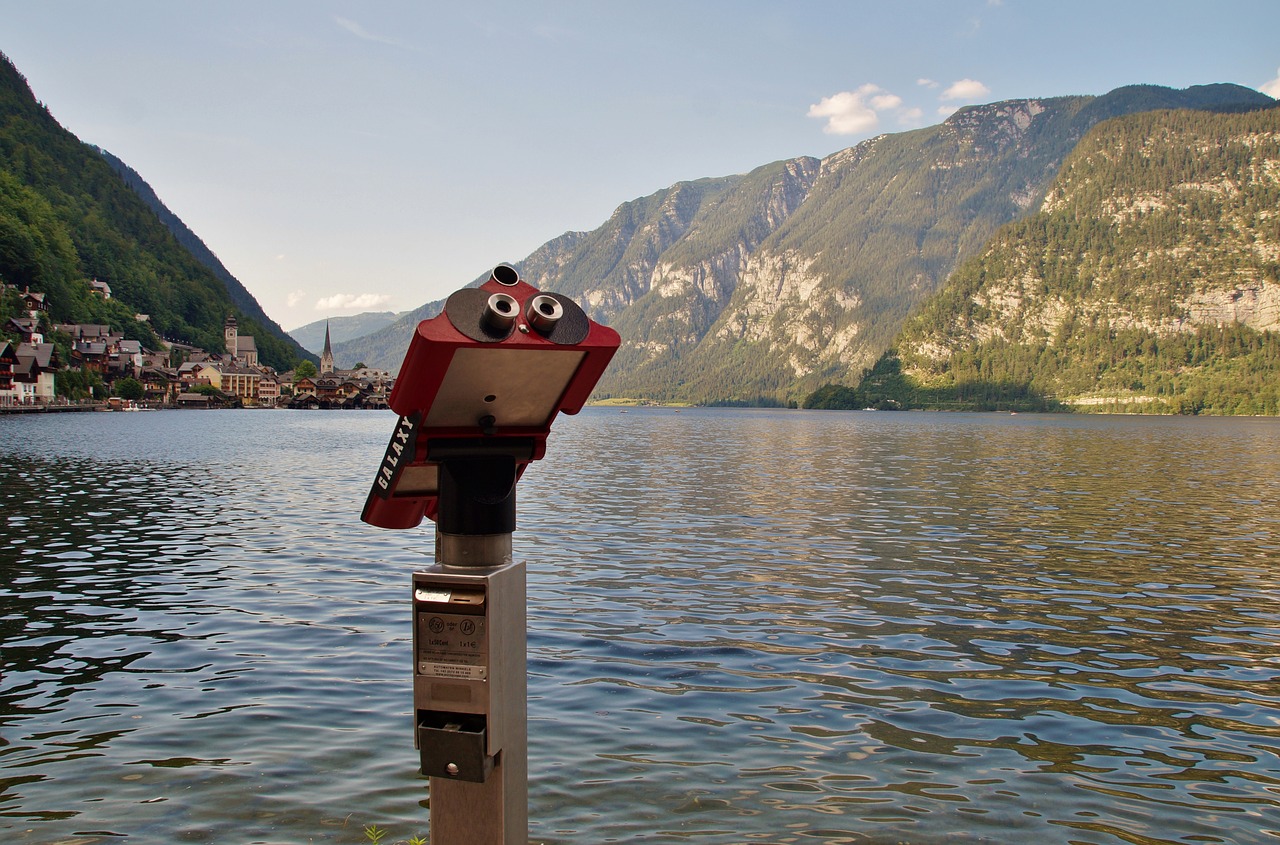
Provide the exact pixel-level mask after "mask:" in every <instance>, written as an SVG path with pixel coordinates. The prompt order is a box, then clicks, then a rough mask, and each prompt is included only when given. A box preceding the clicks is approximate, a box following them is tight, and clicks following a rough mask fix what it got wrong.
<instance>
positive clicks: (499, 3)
mask: <svg viewBox="0 0 1280 845" xmlns="http://www.w3.org/2000/svg"><path fill="white" fill-rule="evenodd" d="M1277 33H1280V0H1235V2H1233V0H1213V2H1207V0H1206V2H1185V0H1106V2H1097V1H1096V0H1073V2H1070V3H1063V2H1050V0H895V2H892V3H890V2H887V0H867V1H866V2H864V1H863V0H842V2H836V0H812V1H811V2H806V0H789V1H788V2H763V0H645V2H621V1H619V2H612V0H594V1H593V2H588V0H564V1H563V2H549V1H548V2H539V0H495V1H494V2H489V1H488V0H468V2H466V3H463V2H457V1H456V0H452V1H451V2H436V1H435V0H387V2H378V1H376V0H218V2H207V0H201V2H196V0H112V2H105V1H104V0H38V1H33V0H0V52H3V53H4V54H6V55H7V56H8V57H9V58H10V60H12V61H13V63H14V64H15V65H16V66H17V67H18V70H19V71H21V72H22V73H23V74H24V75H25V76H26V77H27V80H28V81H29V83H30V84H31V87H32V90H33V91H34V93H35V95H36V97H37V98H38V99H39V100H40V101H41V102H43V103H45V105H47V106H48V108H49V110H50V111H51V113H52V114H53V116H54V117H55V118H57V120H58V121H59V122H60V123H61V124H62V125H63V126H64V127H66V128H67V129H69V130H70V131H71V132H73V133H74V134H75V135H76V136H77V137H79V138H80V139H81V140H82V141H85V142H87V143H91V144H95V145H97V146H99V147H101V148H103V149H106V150H109V151H110V152H112V153H113V154H115V155H116V156H118V157H119V158H121V159H122V160H123V161H124V162H125V163H127V164H128V165H130V166H131V167H133V168H134V169H135V170H137V171H138V172H139V173H140V174H141V175H142V177H143V178H144V179H146V180H147V182H148V183H150V185H151V186H152V188H154V189H155V191H156V193H157V194H159V196H160V198H161V200H162V201H163V202H164V203H165V204H166V205H167V206H168V207H169V208H170V209H171V210H172V211H173V212H174V213H176V214H177V215H178V216H179V217H181V218H182V220H183V221H184V222H186V224H187V225H188V226H189V227H190V228H191V229H192V230H193V231H194V232H195V233H196V234H197V235H199V236H200V238H201V239H203V240H204V242H205V243H206V245H208V246H209V248H210V249H212V250H213V252H214V253H215V254H217V255H218V257H219V258H220V259H221V260H222V262H223V264H225V265H226V266H227V269H229V270H230V271H231V272H232V273H233V274H234V275H235V276H236V277H237V278H239V279H240V281H241V282H242V283H243V284H244V285H245V286H246V287H247V288H248V289H249V291H250V292H251V293H253V295H254V296H255V297H256V298H257V299H258V301H259V303H261V304H262V306H263V308H264V309H265V310H266V312H267V313H268V314H269V315H270V316H271V317H272V318H274V319H275V320H276V321H277V322H278V323H280V325H281V326H283V327H284V328H286V329H292V328H296V327H299V326H301V325H303V324H306V323H310V322H313V321H315V320H318V319H324V318H328V317H336V316H343V315H349V314H355V313H359V312H361V311H403V310H407V309H411V308H416V307H417V306H419V305H422V304H424V303H426V302H429V301H432V300H435V299H440V298H442V297H444V296H447V295H448V294H449V293H450V292H452V291H454V290H456V289H457V288H459V287H462V286H463V285H465V284H467V283H468V282H470V281H471V280H473V279H474V278H476V277H477V276H479V275H480V274H481V273H483V272H485V271H486V270H487V269H488V268H490V267H492V266H493V265H494V264H497V263H499V262H502V261H509V262H519V261H520V260H521V259H523V258H524V257H525V256H527V255H528V254H530V253H531V252H533V251H534V250H535V249H537V248H538V247H539V246H541V245H542V244H543V243H545V242H547V241H549V240H551V239H552V238H555V237H557V236H559V235H561V234H563V233H564V232H566V231H571V230H577V231H589V230H591V229H594V228H596V227H597V226H599V225H601V224H602V223H604V222H605V221H606V220H607V219H608V217H609V215H610V214H612V212H613V211H614V209H615V208H617V207H618V205H620V204H621V203H623V202H626V201H628V200H631V199H635V198H637V197H641V196H646V195H648V194H651V193H653V192H655V191H658V190H661V189H662V188H665V187H667V186H669V185H672V184H674V183H676V182H679V181H683V180H692V179H699V178H703V177H709V176H725V175H729V174H734V173H745V172H747V171H750V170H752V169H754V168H756V167H759V166H761V165H765V164H768V163H770V162H774V161H778V160H781V159H789V158H795V157H797V156H804V155H809V156H818V157H822V156H826V155H829V154H831V153H833V152H836V151H838V150H842V149H844V148H846V147H850V146H853V145H854V144H857V143H858V142H860V141H863V140H866V139H867V138H870V137H873V136H875V135H879V134H881V133H886V132H900V131H905V130H908V129H914V128H919V127H922V126H929V125H933V124H936V123H939V122H941V121H942V120H944V119H945V118H946V117H947V115H949V114H951V113H952V112H953V111H955V110H956V109H957V108H960V107H962V106H964V105H970V104H975V103H988V102H995V101H999V100H1008V99H1020V98H1030V97H1054V96H1062V95H1073V94H1104V93H1106V92H1107V91H1110V90H1112V89H1113V88H1117V87H1119V86H1122V85H1130V84H1135V83H1152V84H1158V85H1167V86H1170V87H1175V88H1184V87H1187V86H1189V85H1200V84H1209V83H1216V82H1234V83H1237V84H1240V85H1245V86H1248V87H1251V88H1256V89H1258V90H1261V91H1264V92H1266V93H1269V94H1271V95H1272V96H1274V97H1277V98H1280V36H1277Z"/></svg>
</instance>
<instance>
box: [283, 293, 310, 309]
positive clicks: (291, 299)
mask: <svg viewBox="0 0 1280 845" xmlns="http://www.w3.org/2000/svg"><path fill="white" fill-rule="evenodd" d="M306 295H307V292H306V291H305V290H302V289H298V290H291V291H289V295H288V297H286V301H287V302H288V303H289V307H290V308H292V307H293V306H295V305H297V304H298V303H299V302H301V301H302V300H303V299H304V298H305V297H306Z"/></svg>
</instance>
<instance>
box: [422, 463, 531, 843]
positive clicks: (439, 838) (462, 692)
mask: <svg viewBox="0 0 1280 845" xmlns="http://www.w3.org/2000/svg"><path fill="white" fill-rule="evenodd" d="M497 463H498V464H502V465H503V466H502V467H499V468H498V469H497V471H494V472H491V471H490V470H491V469H492V467H490V466H488V465H486V464H485V463H484V462H479V463H477V462H474V461H473V462H468V463H466V464H464V465H462V466H446V467H445V468H443V471H442V473H441V476H442V484H441V500H440V503H441V514H440V517H441V518H440V521H439V527H438V530H437V533H436V565H435V566H433V567H431V568H430V569H429V570H427V571H425V572H419V573H415V574H414V608H415V613H414V638H415V646H414V648H415V662H416V666H415V673H414V710H415V714H416V717H417V719H418V738H419V743H420V748H421V749H422V753H423V761H424V763H423V773H424V774H427V775H428V776H429V778H430V779H429V788H430V819H431V843H432V845H527V843H528V841H529V785H528V780H529V777H528V769H529V760H528V756H529V754H528V723H527V720H528V716H527V711H528V675H527V672H528V669H527V662H526V638H527V637H526V611H525V607H526V593H525V566H524V563H522V562H519V563H517V562H513V561H512V559H511V557H512V555H511V531H512V530H513V529H514V528H515V492H514V488H515V472H514V467H513V465H510V463H509V462H506V463H505V464H504V462H502V461H499V462H497ZM455 481H456V483H455ZM504 490H505V491H507V492H505V493H504ZM450 529H452V530H450ZM454 532H457V533H454Z"/></svg>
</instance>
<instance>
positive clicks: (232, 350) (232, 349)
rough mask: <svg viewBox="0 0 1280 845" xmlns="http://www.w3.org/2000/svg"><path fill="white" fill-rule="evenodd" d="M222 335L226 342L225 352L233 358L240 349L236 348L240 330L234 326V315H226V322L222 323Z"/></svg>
mask: <svg viewBox="0 0 1280 845" xmlns="http://www.w3.org/2000/svg"><path fill="white" fill-rule="evenodd" d="M222 336H223V338H225V339H226V342H227V354H228V355H230V356H231V357H232V358H235V357H236V356H237V355H239V354H240V350H239V349H238V348H237V347H239V345H240V343H239V341H240V332H239V331H238V330H237V328H236V318H235V317H234V316H228V317H227V322H225V323H223V325H222Z"/></svg>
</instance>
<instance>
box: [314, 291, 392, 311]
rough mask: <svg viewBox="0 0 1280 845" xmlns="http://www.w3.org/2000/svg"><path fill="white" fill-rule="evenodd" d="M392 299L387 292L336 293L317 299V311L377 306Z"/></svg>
mask: <svg viewBox="0 0 1280 845" xmlns="http://www.w3.org/2000/svg"><path fill="white" fill-rule="evenodd" d="M390 301H391V295H390V294H386V293H362V294H354V293H335V294H334V295H333V296H326V297H323V298H321V299H318V300H316V310H317V311H342V310H345V309H348V308H377V307H378V306H379V305H386V304H387V303H388V302H390Z"/></svg>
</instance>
